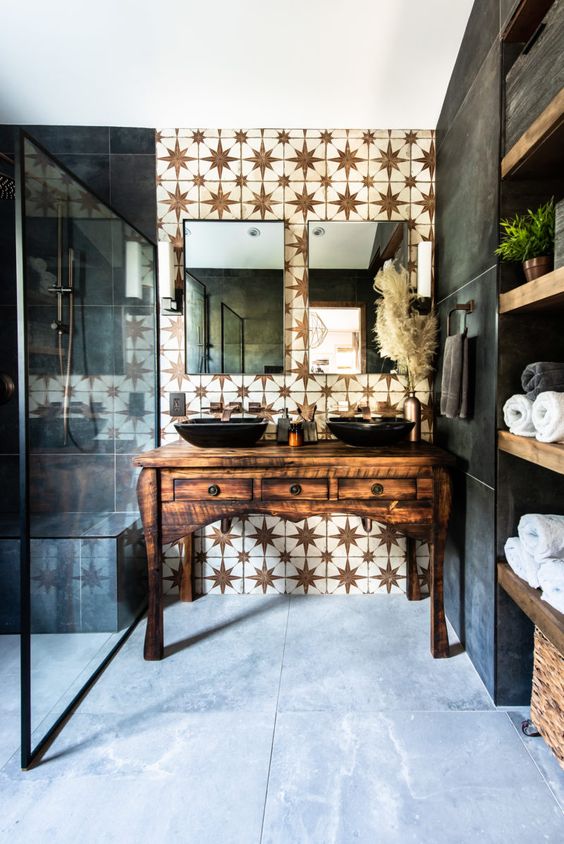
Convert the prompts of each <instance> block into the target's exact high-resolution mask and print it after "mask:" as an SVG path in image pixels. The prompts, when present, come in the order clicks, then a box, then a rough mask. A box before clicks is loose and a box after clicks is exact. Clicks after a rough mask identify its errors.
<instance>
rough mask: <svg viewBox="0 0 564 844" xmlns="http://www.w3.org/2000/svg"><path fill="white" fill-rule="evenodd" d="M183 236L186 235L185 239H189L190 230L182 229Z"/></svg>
mask: <svg viewBox="0 0 564 844" xmlns="http://www.w3.org/2000/svg"><path fill="white" fill-rule="evenodd" d="M184 234H185V235H186V237H190V235H191V234H192V232H191V231H190V229H188V228H185V229H184Z"/></svg>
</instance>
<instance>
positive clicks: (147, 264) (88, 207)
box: [16, 133, 158, 766]
mask: <svg viewBox="0 0 564 844" xmlns="http://www.w3.org/2000/svg"><path fill="white" fill-rule="evenodd" d="M17 193H18V196H17V207H16V225H17V227H18V231H17V246H18V330H19V342H18V346H19V371H18V380H19V389H20V402H19V404H20V420H21V422H20V490H21V523H20V532H19V534H20V544H21V586H22V618H21V631H22V765H23V766H27V765H28V764H29V762H30V760H31V759H32V758H33V757H34V755H35V754H37V752H38V751H39V750H40V749H41V747H42V745H43V743H44V741H45V739H46V737H49V735H50V734H51V732H52V730H53V728H54V727H55V726H56V725H58V723H59V722H60V720H61V718H62V717H63V716H64V715H65V714H66V713H67V711H68V710H69V707H70V706H71V705H72V703H73V701H74V700H75V699H76V697H77V695H78V694H79V693H80V692H81V691H82V690H83V689H84V687H85V686H86V685H87V684H88V683H89V682H90V680H91V679H92V677H93V676H94V675H95V674H96V672H97V671H98V670H99V669H100V667H101V666H102V665H103V664H104V663H105V661H106V660H107V659H108V658H109V656H110V655H111V654H112V653H113V651H114V650H115V648H116V647H117V646H118V644H119V643H120V642H121V641H122V639H123V637H124V636H125V635H126V634H127V632H128V631H129V630H130V628H131V626H132V625H133V624H134V622H135V621H136V619H137V618H138V617H139V615H140V613H141V612H142V611H143V610H144V607H145V595H146V570H145V569H146V567H145V552H144V543H143V537H142V530H141V523H140V519H139V513H138V509H137V500H136V494H135V485H136V472H135V470H134V469H133V466H132V463H131V458H132V455H134V454H135V453H137V452H138V451H140V450H143V449H146V448H151V447H153V446H154V445H155V444H156V436H157V415H156V408H157V397H158V385H157V370H156V336H157V335H156V309H155V298H156V258H155V246H154V244H153V243H151V242H150V241H149V240H148V239H147V238H146V237H144V236H143V235H142V234H141V233H140V232H139V231H137V230H136V229H135V228H133V227H132V226H131V225H129V224H128V223H127V222H126V221H125V220H124V219H123V218H121V217H120V216H119V215H118V214H117V213H115V212H114V211H112V209H110V208H109V207H108V206H107V205H106V204H105V203H103V202H101V201H100V200H99V199H98V198H97V197H96V196H95V195H94V194H93V193H92V192H91V191H90V190H89V189H88V188H87V187H86V186H85V185H84V184H82V183H81V182H80V181H79V180H78V179H76V178H75V177H74V176H73V175H71V173H70V172H69V171H67V170H66V169H65V168H64V167H62V166H61V165H59V164H58V163H57V161H56V160H55V159H54V158H53V157H52V156H50V155H48V154H47V153H46V152H45V151H44V150H43V149H42V148H41V147H40V146H39V145H38V144H37V143H36V142H35V141H33V140H32V139H31V138H30V137H29V136H27V135H25V134H24V133H22V137H21V144H20V152H19V185H18V191H17Z"/></svg>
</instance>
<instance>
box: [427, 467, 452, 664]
mask: <svg viewBox="0 0 564 844" xmlns="http://www.w3.org/2000/svg"><path fill="white" fill-rule="evenodd" d="M433 487H434V490H433V536H432V542H431V559H430V561H429V566H430V575H431V577H430V584H429V588H430V591H431V653H432V654H433V656H434V657H435V658H437V657H447V656H449V645H448V632H447V625H446V617H445V607H444V587H443V562H444V556H445V545H446V536H447V529H448V520H449V516H450V507H451V482H450V475H449V473H448V471H447V470H446V469H444V468H443V467H442V466H441V467H437V468H435V469H434V472H433Z"/></svg>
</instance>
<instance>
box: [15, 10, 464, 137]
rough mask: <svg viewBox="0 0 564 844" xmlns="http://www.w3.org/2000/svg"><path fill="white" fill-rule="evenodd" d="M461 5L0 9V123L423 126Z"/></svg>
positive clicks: (437, 92) (437, 93)
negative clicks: (0, 37)
mask: <svg viewBox="0 0 564 844" xmlns="http://www.w3.org/2000/svg"><path fill="white" fill-rule="evenodd" d="M472 2H473V0H213V1H212V0H167V2H164V3H160V4H159V3H158V2H156V0H96V2H90V3H87V2H84V0H78V2H77V0H50V2H48V3H46V2H45V0H23V2H13V3H8V2H6V3H3V4H2V48H1V50H0V122H7V123H51V124H69V125H72V124H77V125H81V124H83V125H114V126H157V127H167V126H190V127H195V126H209V127H212V126H214V127H215V126H218V127H221V126H236V127H248V128H250V127H285V128H292V127H309V128H315V127H324V128H344V127H351V128H355V127H356V128H360V127H367V128H368V127H371V128H433V127H434V126H435V125H436V122H437V118H438V115H439V112H440V108H441V105H442V102H443V99H444V95H445V92H446V88H447V84H448V80H449V79H450V75H451V72H452V68H453V66H454V61H455V58H456V55H457V52H458V48H459V46H460V42H461V39H462V35H463V32H464V28H465V26H466V22H467V19H468V15H469V13H470V9H471V7H472Z"/></svg>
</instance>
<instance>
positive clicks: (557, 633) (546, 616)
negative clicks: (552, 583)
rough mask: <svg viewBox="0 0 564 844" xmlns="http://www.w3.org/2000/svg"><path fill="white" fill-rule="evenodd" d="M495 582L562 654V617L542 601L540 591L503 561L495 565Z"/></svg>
mask: <svg viewBox="0 0 564 844" xmlns="http://www.w3.org/2000/svg"><path fill="white" fill-rule="evenodd" d="M497 581H498V583H499V585H500V586H501V587H502V588H503V589H504V590H505V591H506V592H507V594H508V595H509V596H510V597H511V598H513V600H514V601H515V603H516V604H517V606H519V607H520V608H521V609H522V610H523V612H524V613H525V615H527V616H528V617H529V618H530V619H531V621H532V622H533V623H534V624H535V625H536V626H537V627H538V628H539V630H541V631H542V632H543V633H544V635H545V636H546V637H547V639H550V641H551V642H552V644H553V645H554V647H555V648H556V649H557V650H558V651H559V652H560V653H561V654H564V615H563V614H562V613H561V612H558V610H556V609H554V607H551V606H550V604H547V603H546V601H543V600H542V598H541V592H540V590H539V589H533V588H532V587H531V586H529V584H528V583H526V581H524V580H523V579H522V578H520V577H519V576H518V575H516V574H515V572H514V571H513V569H512V568H511V567H510V566H509V565H508V564H507V563H506V562H505V561H503V562H499V563H498V564H497Z"/></svg>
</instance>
